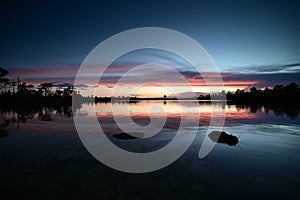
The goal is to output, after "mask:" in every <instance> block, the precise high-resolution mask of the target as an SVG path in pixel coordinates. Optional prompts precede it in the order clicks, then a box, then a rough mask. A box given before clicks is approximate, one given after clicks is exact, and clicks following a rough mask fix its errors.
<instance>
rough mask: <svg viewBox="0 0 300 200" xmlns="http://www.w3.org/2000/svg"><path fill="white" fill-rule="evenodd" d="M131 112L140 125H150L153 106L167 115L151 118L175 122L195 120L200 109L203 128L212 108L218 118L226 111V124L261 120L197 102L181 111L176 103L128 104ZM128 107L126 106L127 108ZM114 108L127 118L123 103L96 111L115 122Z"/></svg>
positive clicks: (243, 111) (222, 106)
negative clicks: (182, 118)
mask: <svg viewBox="0 0 300 200" xmlns="http://www.w3.org/2000/svg"><path fill="white" fill-rule="evenodd" d="M127 105H128V108H129V111H130V117H132V118H133V119H134V120H137V121H139V122H140V123H142V124H143V123H144V124H147V123H149V117H150V114H149V112H150V110H151V108H152V107H153V106H157V105H158V106H161V107H162V108H163V109H164V111H165V113H161V112H155V111H154V112H153V111H152V113H151V117H156V118H164V117H165V116H166V117H167V118H170V119H174V120H175V121H178V120H180V117H181V115H183V116H184V117H186V118H189V119H191V120H192V119H194V118H195V116H197V115H199V113H198V110H197V109H196V108H197V107H199V111H200V122H199V125H201V126H207V125H208V124H209V121H210V119H211V113H212V108H214V112H215V115H216V116H218V113H220V116H221V113H222V112H223V110H224V109H225V111H226V120H227V121H226V124H227V125H229V124H231V122H232V121H240V120H247V119H255V118H260V116H259V115H258V114H253V113H251V112H250V111H249V109H246V108H244V109H237V108H236V107H235V106H232V105H225V104H222V103H220V104H204V103H201V104H199V103H198V102H196V101H182V105H183V107H184V108H183V109H181V107H180V104H179V103H178V102H176V101H166V102H165V104H164V102H163V101H150V102H149V101H141V102H138V103H130V104H127ZM127 105H126V106H127ZM112 106H114V107H115V108H114V109H115V110H118V111H120V112H117V113H116V112H114V115H117V116H119V117H120V116H121V117H127V114H126V113H125V112H124V113H122V110H123V108H124V104H123V103H113V104H110V103H108V104H96V105H95V111H96V113H97V116H98V117H99V119H100V121H102V120H103V121H106V120H108V121H110V122H111V121H113V118H112V111H111V109H112ZM92 109H93V107H86V106H84V107H83V110H84V112H87V113H89V112H93V110H92Z"/></svg>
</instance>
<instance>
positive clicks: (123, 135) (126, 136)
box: [113, 133, 144, 140]
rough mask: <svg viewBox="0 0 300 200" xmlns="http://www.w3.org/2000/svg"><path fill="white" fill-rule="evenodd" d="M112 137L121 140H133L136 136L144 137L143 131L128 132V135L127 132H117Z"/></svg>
mask: <svg viewBox="0 0 300 200" xmlns="http://www.w3.org/2000/svg"><path fill="white" fill-rule="evenodd" d="M113 137H114V138H117V139H121V140H134V139H137V138H142V137H144V134H143V133H130V135H129V134H127V133H118V134H114V135H113Z"/></svg>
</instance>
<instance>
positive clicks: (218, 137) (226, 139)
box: [208, 131, 239, 146]
mask: <svg viewBox="0 0 300 200" xmlns="http://www.w3.org/2000/svg"><path fill="white" fill-rule="evenodd" d="M208 137H209V138H210V139H211V140H212V141H213V142H217V143H222V144H227V145H229V146H235V145H237V143H238V142H239V139H238V138H237V137H236V136H234V135H229V134H227V133H225V132H224V131H222V132H221V131H212V132H211V133H210V134H208Z"/></svg>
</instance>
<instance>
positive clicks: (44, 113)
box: [0, 104, 82, 137]
mask: <svg viewBox="0 0 300 200" xmlns="http://www.w3.org/2000/svg"><path fill="white" fill-rule="evenodd" d="M81 106H82V105H81V104H78V105H77V106H76V107H74V110H75V112H76V111H77V110H79V109H80V108H81ZM53 114H59V115H60V116H66V117H72V106H71V105H63V106H38V107H15V106H10V107H0V137H5V136H7V134H8V131H7V127H8V126H9V125H12V126H14V125H15V124H16V125H17V128H20V125H21V124H24V123H26V122H27V121H28V120H31V119H34V118H35V116H37V118H36V119H37V120H40V121H52V120H53V117H52V115H53Z"/></svg>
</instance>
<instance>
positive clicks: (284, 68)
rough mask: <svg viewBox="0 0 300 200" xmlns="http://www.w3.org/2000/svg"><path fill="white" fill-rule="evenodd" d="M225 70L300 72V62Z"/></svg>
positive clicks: (238, 72)
mask: <svg viewBox="0 0 300 200" xmlns="http://www.w3.org/2000/svg"><path fill="white" fill-rule="evenodd" d="M225 71H226V72H228V73H232V74H278V73H300V62H296V63H287V64H271V65H254V66H246V67H228V68H226V70H225Z"/></svg>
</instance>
